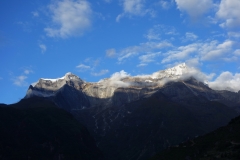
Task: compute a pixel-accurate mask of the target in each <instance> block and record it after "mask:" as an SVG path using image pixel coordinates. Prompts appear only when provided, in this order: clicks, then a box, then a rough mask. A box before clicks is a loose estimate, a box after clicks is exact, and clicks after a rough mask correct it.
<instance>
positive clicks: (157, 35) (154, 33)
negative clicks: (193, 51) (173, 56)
mask: <svg viewBox="0 0 240 160" xmlns="http://www.w3.org/2000/svg"><path fill="white" fill-rule="evenodd" d="M161 35H167V36H173V35H174V36H176V35H178V33H177V31H176V29H175V28H174V27H172V26H166V25H162V24H158V25H154V26H153V27H152V28H150V29H149V30H148V32H147V34H146V35H144V36H145V37H146V38H147V39H148V40H149V41H151V40H160V39H161Z"/></svg>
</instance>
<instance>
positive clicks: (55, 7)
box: [44, 0, 92, 38]
mask: <svg viewBox="0 0 240 160" xmlns="http://www.w3.org/2000/svg"><path fill="white" fill-rule="evenodd" d="M49 10H50V12H51V13H52V15H51V18H52V24H53V25H52V26H53V27H47V28H45V29H44V30H45V32H46V33H47V35H48V36H49V37H61V38H67V37H70V36H79V35H82V34H83V33H84V32H85V31H86V30H87V29H88V28H89V27H90V26H91V23H92V22H91V15H92V9H91V6H90V3H89V2H87V1H86V0H76V1H74V0H60V1H54V2H53V3H52V4H50V5H49Z"/></svg>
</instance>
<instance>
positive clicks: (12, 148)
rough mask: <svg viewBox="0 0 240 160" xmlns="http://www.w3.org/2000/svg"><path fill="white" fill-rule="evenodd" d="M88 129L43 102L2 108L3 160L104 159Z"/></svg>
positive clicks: (35, 100)
mask: <svg viewBox="0 0 240 160" xmlns="http://www.w3.org/2000/svg"><path fill="white" fill-rule="evenodd" d="M102 157H103V156H102V154H101V152H100V150H99V149H98V148H97V147H96V145H95V141H94V139H93V138H92V137H91V136H90V134H89V132H88V131H87V129H86V128H85V127H84V126H83V125H81V124H80V123H79V122H78V121H77V120H76V119H75V118H74V117H73V116H72V115H71V114H70V113H68V112H66V111H64V110H62V109H59V108H58V107H56V106H55V105H54V104H53V103H52V102H49V101H47V100H44V99H42V98H36V97H35V98H30V99H24V100H21V101H20V102H18V103H16V104H13V105H3V104H1V105H0V159H7V160H9V159H82V160H96V159H102Z"/></svg>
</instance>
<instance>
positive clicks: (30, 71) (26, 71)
mask: <svg viewBox="0 0 240 160" xmlns="http://www.w3.org/2000/svg"><path fill="white" fill-rule="evenodd" d="M30 73H33V71H32V70H30V69H25V70H24V74H26V75H28V74H30Z"/></svg>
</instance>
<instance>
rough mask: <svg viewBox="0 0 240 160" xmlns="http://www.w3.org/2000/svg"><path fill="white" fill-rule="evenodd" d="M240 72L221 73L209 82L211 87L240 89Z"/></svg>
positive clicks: (231, 89)
mask: <svg viewBox="0 0 240 160" xmlns="http://www.w3.org/2000/svg"><path fill="white" fill-rule="evenodd" d="M239 84H240V73H236V74H232V73H231V72H228V71H227V72H223V73H221V74H220V75H219V76H218V77H217V78H216V80H215V81H212V82H209V87H211V88H213V89H216V90H230V91H235V92H237V91H239V90H240V85H239Z"/></svg>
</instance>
